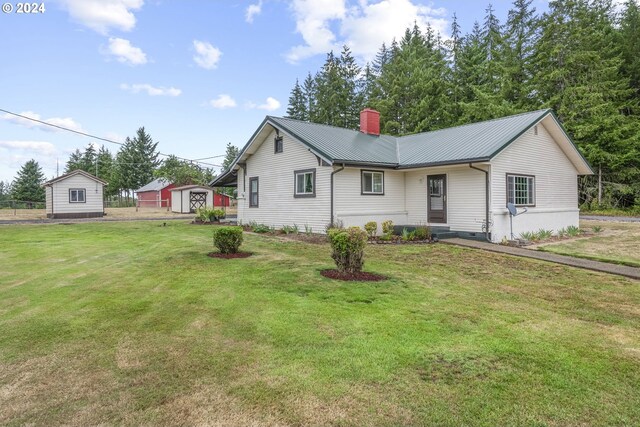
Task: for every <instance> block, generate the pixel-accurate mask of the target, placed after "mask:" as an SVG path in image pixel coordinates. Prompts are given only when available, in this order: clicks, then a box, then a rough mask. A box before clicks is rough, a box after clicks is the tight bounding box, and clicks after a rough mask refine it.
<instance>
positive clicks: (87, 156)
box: [80, 144, 97, 175]
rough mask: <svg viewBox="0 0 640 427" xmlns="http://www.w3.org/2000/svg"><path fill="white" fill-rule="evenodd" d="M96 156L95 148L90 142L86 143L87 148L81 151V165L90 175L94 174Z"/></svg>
mask: <svg viewBox="0 0 640 427" xmlns="http://www.w3.org/2000/svg"><path fill="white" fill-rule="evenodd" d="M96 158H97V153H96V149H95V148H94V147H93V145H92V144H89V145H87V148H85V149H84V153H82V160H81V165H82V166H81V167H80V169H82V170H83V171H85V172H88V173H90V174H92V175H95V174H96Z"/></svg>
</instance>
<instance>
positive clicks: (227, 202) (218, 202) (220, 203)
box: [213, 192, 231, 208]
mask: <svg viewBox="0 0 640 427" xmlns="http://www.w3.org/2000/svg"><path fill="white" fill-rule="evenodd" d="M213 206H214V207H216V208H221V207H225V208H227V207H229V206H231V197H229V196H227V195H226V194H219V193H215V192H214V193H213Z"/></svg>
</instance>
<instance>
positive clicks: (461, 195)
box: [406, 165, 486, 232]
mask: <svg viewBox="0 0 640 427" xmlns="http://www.w3.org/2000/svg"><path fill="white" fill-rule="evenodd" d="M476 166H477V165H476ZM483 167H484V168H486V166H483ZM441 174H444V175H446V176H447V223H446V224H436V223H433V224H430V225H434V226H438V225H446V226H449V227H450V228H451V230H455V231H469V232H480V231H482V222H483V221H484V219H485V216H486V213H485V174H484V173H482V172H480V171H478V170H475V169H471V168H470V167H469V166H468V165H463V166H449V167H437V168H427V169H420V170H414V171H410V172H407V177H406V188H407V211H408V212H409V223H410V224H428V222H427V175H441Z"/></svg>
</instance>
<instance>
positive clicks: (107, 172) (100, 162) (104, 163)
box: [92, 145, 118, 197]
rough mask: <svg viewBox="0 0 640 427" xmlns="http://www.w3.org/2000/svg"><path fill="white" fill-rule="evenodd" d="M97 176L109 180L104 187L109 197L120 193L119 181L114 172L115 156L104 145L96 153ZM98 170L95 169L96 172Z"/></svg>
mask: <svg viewBox="0 0 640 427" xmlns="http://www.w3.org/2000/svg"><path fill="white" fill-rule="evenodd" d="M96 164H97V166H98V169H97V175H96V176H97V177H98V178H100V179H102V180H103V181H106V182H107V184H108V185H107V186H106V187H104V194H105V196H107V197H110V196H114V195H116V194H118V187H117V182H116V180H115V176H114V175H115V174H114V158H113V155H112V154H111V152H110V151H109V150H107V149H106V148H105V147H104V145H103V146H101V147H100V149H99V150H98V153H97V154H96ZM92 173H96V171H95V170H94V172H92Z"/></svg>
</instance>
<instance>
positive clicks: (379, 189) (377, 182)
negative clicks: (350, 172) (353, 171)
mask: <svg viewBox="0 0 640 427" xmlns="http://www.w3.org/2000/svg"><path fill="white" fill-rule="evenodd" d="M362 194H380V195H382V194H384V172H376V171H362Z"/></svg>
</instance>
